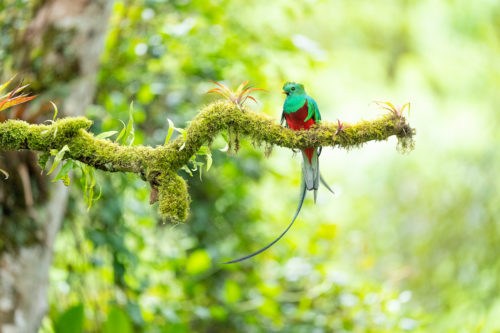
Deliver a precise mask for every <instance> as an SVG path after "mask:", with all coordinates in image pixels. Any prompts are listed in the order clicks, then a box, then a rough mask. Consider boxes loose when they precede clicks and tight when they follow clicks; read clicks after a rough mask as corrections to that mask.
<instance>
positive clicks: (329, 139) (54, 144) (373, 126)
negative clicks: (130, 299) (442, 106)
mask: <svg viewBox="0 0 500 333" xmlns="http://www.w3.org/2000/svg"><path fill="white" fill-rule="evenodd" d="M91 125H92V122H91V121H90V120H88V119H86V118H84V117H78V118H64V119H60V120H57V121H55V122H54V123H52V124H50V125H30V124H28V123H26V122H24V121H20V120H8V121H6V122H4V123H0V149H1V150H22V149H27V150H32V151H38V152H48V151H50V150H52V149H56V150H60V149H62V147H64V146H65V145H67V146H68V147H69V151H68V152H67V153H66V155H65V158H71V159H74V160H78V161H81V162H83V163H86V164H88V165H90V166H93V167H95V168H97V169H101V170H105V171H111V172H133V173H136V174H139V175H140V176H141V178H142V179H144V180H146V181H148V182H149V183H150V184H151V187H152V191H151V203H154V202H156V201H159V210H160V214H162V215H164V216H168V217H171V218H172V219H173V220H177V221H183V220H185V219H186V217H187V214H188V207H189V203H190V198H189V194H188V191H187V185H186V182H185V181H184V179H182V178H181V177H180V176H179V175H178V174H177V170H178V169H179V168H181V167H182V166H183V165H185V164H187V163H188V162H189V160H190V158H191V157H192V156H193V155H194V154H195V153H196V152H197V151H198V150H199V149H200V147H201V146H202V145H203V144H206V143H210V142H212V140H213V139H214V138H215V136H216V135H217V134H218V133H219V132H220V131H222V130H225V129H230V130H231V132H232V133H237V134H239V135H244V136H247V137H249V138H252V139H253V140H254V141H257V142H266V143H267V144H268V145H277V146H281V147H287V148H307V147H319V146H323V147H327V146H332V147H336V146H337V147H342V148H347V149H349V148H353V147H359V146H361V145H362V144H363V143H365V142H368V141H372V140H377V141H380V140H386V139H387V138H389V137H390V136H393V135H395V136H396V137H397V138H398V141H399V148H401V149H402V150H410V149H411V148H412V147H413V136H414V134H415V130H414V129H412V128H411V127H410V126H409V125H408V123H407V122H406V120H405V118H404V117H402V116H401V115H396V114H393V113H389V114H387V115H384V116H382V117H380V118H379V119H376V120H372V121H361V122H359V123H357V124H352V125H350V126H341V124H331V123H327V122H322V123H321V125H318V126H315V127H313V128H312V129H310V130H308V131H298V132H295V131H292V130H290V129H287V128H284V127H282V126H280V125H279V124H277V123H276V122H275V121H274V120H273V119H272V118H270V117H268V116H266V115H264V114H258V113H254V112H251V111H248V110H246V109H242V110H240V109H239V108H238V107H237V106H236V105H234V104H231V103H228V102H217V103H213V104H211V105H208V106H207V107H205V108H204V109H203V110H202V111H201V112H200V113H199V114H198V115H197V116H196V117H195V118H194V119H193V121H192V122H191V123H190V124H189V126H188V128H187V129H186V131H187V137H186V142H184V139H183V137H182V136H179V137H178V138H177V139H175V140H174V141H172V142H170V143H168V144H167V145H164V146H158V147H156V148H152V147H145V146H122V145H119V144H117V143H114V142H112V141H110V140H107V139H97V138H96V137H94V135H93V134H92V133H89V132H88V129H89V128H90V126H91ZM181 148H182V149H181Z"/></svg>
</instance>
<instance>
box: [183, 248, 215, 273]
mask: <svg viewBox="0 0 500 333" xmlns="http://www.w3.org/2000/svg"><path fill="white" fill-rule="evenodd" d="M210 261H211V260H210V256H209V255H208V253H207V251H205V250H201V249H200V250H196V251H194V252H193V253H191V254H190V255H189V257H188V259H187V261H186V271H187V273H188V274H199V273H203V272H205V271H206V270H208V269H209V268H210Z"/></svg>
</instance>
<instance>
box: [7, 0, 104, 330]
mask: <svg viewBox="0 0 500 333" xmlns="http://www.w3.org/2000/svg"><path fill="white" fill-rule="evenodd" d="M112 4H113V2H112V1H107V0H95V1H89V0H52V1H51V0H49V1H39V2H38V4H37V5H34V7H35V8H36V9H35V10H34V12H33V18H32V20H31V21H30V22H29V25H28V27H27V28H26V30H25V31H24V33H23V34H22V36H19V38H17V39H16V41H15V42H14V43H13V46H12V48H11V49H10V50H8V51H10V52H11V54H12V59H13V63H14V66H13V67H14V68H13V71H14V72H18V73H19V74H20V75H18V76H21V77H22V78H23V79H24V80H25V82H28V83H32V90H34V91H35V93H37V94H40V96H39V97H38V98H37V99H35V100H34V101H33V103H30V105H32V106H34V107H36V109H35V110H33V109H32V110H29V109H28V110H26V109H24V108H25V107H26V106H25V105H23V106H22V107H21V108H19V109H17V110H14V111H13V112H12V114H13V115H14V116H17V117H20V118H24V119H25V120H29V121H31V122H37V121H39V118H40V115H43V113H44V112H46V111H47V110H48V108H47V103H46V102H47V101H49V100H52V101H54V102H56V104H57V105H58V106H59V109H60V110H61V111H62V112H63V113H64V115H71V116H73V115H82V114H83V113H84V111H85V109H86V108H87V107H88V106H89V104H90V103H91V102H92V100H93V98H94V93H95V89H96V76H97V71H98V67H99V57H100V55H101V52H102V49H103V46H104V37H105V35H106V28H107V24H108V20H109V15H110V13H111V8H112ZM25 114H30V115H29V116H25ZM0 168H2V169H4V170H7V171H8V172H9V174H10V178H9V179H8V180H5V181H2V182H0V332H4V333H10V332H23V333H24V332H37V330H38V328H39V327H40V323H41V320H42V318H43V316H44V315H45V313H46V311H47V308H48V305H47V289H48V283H49V276H48V273H49V268H50V265H51V261H52V251H53V245H54V240H55V237H56V234H57V232H58V230H59V228H60V225H61V221H62V219H63V217H64V213H65V207H66V202H67V198H68V190H67V188H66V187H65V186H64V185H63V184H62V183H61V182H57V183H54V184H51V185H50V186H46V184H45V183H46V182H47V181H46V180H45V179H44V177H41V176H40V169H39V168H38V167H37V166H36V157H35V156H34V155H33V154H32V153H28V152H8V153H5V154H3V156H0Z"/></svg>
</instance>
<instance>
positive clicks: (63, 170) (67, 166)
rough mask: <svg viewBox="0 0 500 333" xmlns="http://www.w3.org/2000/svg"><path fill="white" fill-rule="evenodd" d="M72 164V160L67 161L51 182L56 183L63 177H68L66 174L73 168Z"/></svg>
mask: <svg viewBox="0 0 500 333" xmlns="http://www.w3.org/2000/svg"><path fill="white" fill-rule="evenodd" d="M74 165H75V164H74V162H73V160H68V161H67V162H66V163H64V165H63V166H62V167H61V170H59V172H58V173H57V176H56V178H54V179H52V182H53V183H54V182H56V181H58V180H59V179H63V178H64V177H65V176H68V173H69V172H70V171H71V169H73V167H74Z"/></svg>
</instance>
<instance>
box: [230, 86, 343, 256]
mask: <svg viewBox="0 0 500 333" xmlns="http://www.w3.org/2000/svg"><path fill="white" fill-rule="evenodd" d="M283 93H284V94H286V99H285V103H284V104H283V113H282V115H281V123H282V124H283V121H286V125H287V127H289V128H290V129H292V130H294V131H300V130H307V129H309V128H310V127H311V126H312V125H314V124H316V123H318V122H319V121H320V120H321V114H320V113H319V109H318V105H317V104H316V102H315V101H314V99H312V97H310V96H308V95H307V94H306V91H305V89H304V86H303V85H302V84H300V83H295V82H287V83H285V85H284V86H283ZM320 154H321V147H319V148H305V149H303V150H302V157H303V159H304V162H303V165H302V183H301V191H300V193H301V194H300V201H299V206H298V207H297V211H296V212H295V215H294V217H293V219H292V222H291V223H290V224H289V225H288V227H287V228H286V229H285V231H283V233H282V234H281V235H280V236H279V237H278V238H276V239H275V240H274V241H272V242H271V243H270V244H269V245H267V246H266V247H264V248H262V249H260V250H259V251H257V252H254V253H252V254H249V255H247V256H245V257H242V258H239V259H235V260H231V261H228V262H225V264H232V263H235V262H239V261H243V260H246V259H248V258H251V257H253V256H255V255H257V254H259V253H262V252H264V251H265V250H267V249H268V248H270V247H271V246H273V245H274V244H275V243H276V242H277V241H279V240H280V239H281V238H282V237H283V236H284V235H285V234H286V233H287V231H288V230H289V229H290V228H291V227H292V225H293V223H294V222H295V219H296V218H297V215H299V212H300V209H301V208H302V204H303V203H304V198H305V196H306V190H308V191H314V202H315V203H316V196H317V191H318V188H319V182H320V181H321V183H322V184H323V185H324V186H325V187H326V188H327V189H328V190H329V191H330V192H332V193H333V191H332V189H331V188H330V187H329V186H328V184H327V183H326V182H325V180H324V179H323V177H321V174H320V172H319V161H318V156H319V155H320Z"/></svg>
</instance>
